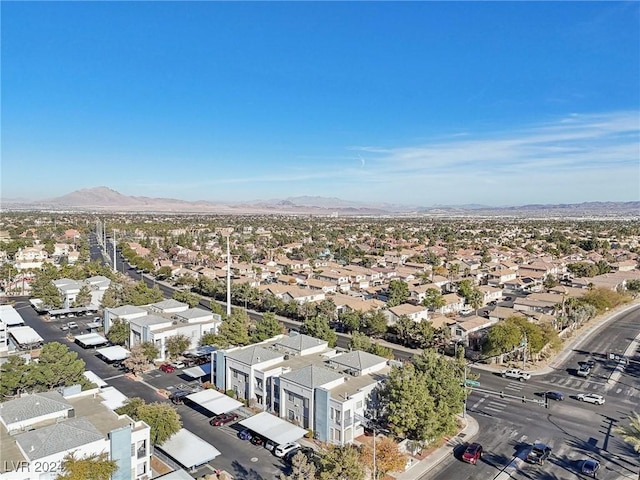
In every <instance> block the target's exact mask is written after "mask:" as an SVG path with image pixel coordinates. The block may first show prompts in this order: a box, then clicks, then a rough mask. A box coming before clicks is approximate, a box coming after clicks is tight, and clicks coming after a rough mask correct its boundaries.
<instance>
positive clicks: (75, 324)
mask: <svg viewBox="0 0 640 480" xmlns="http://www.w3.org/2000/svg"><path fill="white" fill-rule="evenodd" d="M67 326H68V327H69V330H73V329H76V328H80V327H78V324H77V323H76V322H69V323H67Z"/></svg>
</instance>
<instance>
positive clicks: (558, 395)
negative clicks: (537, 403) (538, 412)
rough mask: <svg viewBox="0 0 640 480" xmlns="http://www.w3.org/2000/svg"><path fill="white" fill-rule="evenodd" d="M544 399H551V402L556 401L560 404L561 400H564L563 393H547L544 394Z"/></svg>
mask: <svg viewBox="0 0 640 480" xmlns="http://www.w3.org/2000/svg"><path fill="white" fill-rule="evenodd" d="M545 397H547V398H549V399H551V400H558V401H559V402H561V401H562V400H564V393H562V392H547V393H545Z"/></svg>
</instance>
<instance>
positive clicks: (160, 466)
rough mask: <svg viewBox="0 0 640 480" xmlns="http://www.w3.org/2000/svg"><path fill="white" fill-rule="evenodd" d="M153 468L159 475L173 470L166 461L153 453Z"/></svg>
mask: <svg viewBox="0 0 640 480" xmlns="http://www.w3.org/2000/svg"><path fill="white" fill-rule="evenodd" d="M151 469H152V470H153V471H155V472H158V474H159V475H164V474H165V473H169V472H173V468H171V467H170V466H169V465H167V464H166V463H164V462H163V461H162V460H160V459H159V458H158V457H156V456H155V455H151Z"/></svg>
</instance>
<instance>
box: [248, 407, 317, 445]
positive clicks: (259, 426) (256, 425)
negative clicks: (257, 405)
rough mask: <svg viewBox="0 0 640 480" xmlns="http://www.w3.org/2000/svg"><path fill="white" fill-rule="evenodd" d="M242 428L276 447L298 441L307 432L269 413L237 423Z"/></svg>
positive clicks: (259, 414)
mask: <svg viewBox="0 0 640 480" xmlns="http://www.w3.org/2000/svg"><path fill="white" fill-rule="evenodd" d="M238 423H239V424H240V425H242V426H243V427H245V428H247V429H249V430H251V431H252V432H255V433H257V434H258V435H260V436H262V437H264V438H266V439H267V440H271V441H272V442H273V443H275V444H276V445H282V444H283V443H288V442H295V441H296V440H300V439H301V438H302V437H303V436H304V435H305V434H306V433H307V431H306V430H305V429H304V428H300V427H298V426H296V425H293V424H292V423H289V422H287V421H286V420H284V419H282V418H280V417H276V416H275V415H272V414H270V413H269V412H262V413H258V414H257V415H254V416H253V417H249V418H247V419H246V420H242V421H240V422H238Z"/></svg>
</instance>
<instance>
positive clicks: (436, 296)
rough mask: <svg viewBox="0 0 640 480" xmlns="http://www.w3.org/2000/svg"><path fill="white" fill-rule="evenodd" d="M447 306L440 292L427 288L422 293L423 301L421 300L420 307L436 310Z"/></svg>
mask: <svg viewBox="0 0 640 480" xmlns="http://www.w3.org/2000/svg"><path fill="white" fill-rule="evenodd" d="M446 304H447V301H446V300H445V299H444V297H443V296H442V292H441V291H440V290H438V289H437V288H427V290H426V291H425V292H424V300H422V305H423V306H424V307H427V308H430V309H431V310H437V309H438V308H442V307H444V306H445V305H446Z"/></svg>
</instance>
